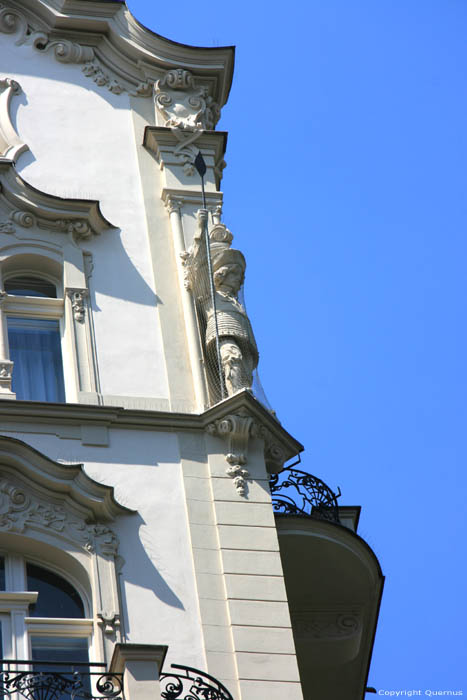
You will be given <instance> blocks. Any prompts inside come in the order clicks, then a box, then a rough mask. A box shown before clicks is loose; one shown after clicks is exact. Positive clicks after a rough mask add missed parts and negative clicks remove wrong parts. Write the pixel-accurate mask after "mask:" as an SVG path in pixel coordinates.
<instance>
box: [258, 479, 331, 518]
mask: <svg viewBox="0 0 467 700" xmlns="http://www.w3.org/2000/svg"><path fill="white" fill-rule="evenodd" d="M269 486H270V489H271V496H272V505H273V508H274V512H276V513H282V514H286V515H301V516H308V517H311V518H318V519H319V520H331V521H332V522H335V523H339V522H340V521H339V507H338V505H337V499H338V498H339V496H340V495H341V491H340V489H339V492H338V493H334V491H331V489H330V488H329V486H328V485H327V484H325V483H324V481H321V479H318V477H317V476H313V475H312V474H307V472H302V471H301V470H300V469H292V468H291V467H287V468H286V469H284V470H283V471H282V472H280V474H273V475H272V476H271V479H270V481H269Z"/></svg>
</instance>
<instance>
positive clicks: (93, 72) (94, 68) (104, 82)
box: [83, 59, 125, 95]
mask: <svg viewBox="0 0 467 700" xmlns="http://www.w3.org/2000/svg"><path fill="white" fill-rule="evenodd" d="M83 73H84V75H86V76H87V77H88V78H92V79H93V80H94V82H95V83H96V85H99V86H101V87H102V86H105V87H106V88H107V89H108V90H110V92H113V93H115V95H120V94H121V93H122V92H125V88H124V87H123V85H120V83H119V82H118V81H117V80H115V79H114V78H111V77H110V76H109V75H108V74H107V73H104V71H103V70H102V68H101V67H100V65H99V63H98V62H97V61H96V59H94V60H92V61H89V62H87V63H86V64H85V65H84V66H83Z"/></svg>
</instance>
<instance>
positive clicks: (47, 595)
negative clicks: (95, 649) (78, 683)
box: [0, 554, 92, 671]
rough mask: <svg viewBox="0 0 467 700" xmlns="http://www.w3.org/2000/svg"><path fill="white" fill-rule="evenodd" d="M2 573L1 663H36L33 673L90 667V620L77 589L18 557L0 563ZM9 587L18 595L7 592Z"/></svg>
mask: <svg viewBox="0 0 467 700" xmlns="http://www.w3.org/2000/svg"><path fill="white" fill-rule="evenodd" d="M0 572H2V575H1V576H0V581H1V582H2V584H3V586H2V591H0V630H1V634H0V642H1V647H2V649H1V651H2V657H1V658H3V659H5V660H7V659H8V660H12V661H13V660H18V659H19V660H25V659H30V660H32V661H37V662H38V663H37V670H48V671H51V670H61V669H62V668H63V664H66V665H67V666H68V665H69V666H70V667H71V666H72V665H73V664H74V663H78V664H83V663H88V661H89V653H88V649H89V641H90V637H91V632H92V621H91V620H88V619H86V617H85V605H84V602H83V599H82V597H81V595H80V593H79V592H78V591H77V590H76V588H75V587H74V586H73V585H72V584H71V583H70V582H69V581H67V580H66V579H64V578H63V577H62V576H61V575H60V574H58V573H56V572H55V571H51V570H49V569H45V568H43V567H42V566H39V565H38V564H36V563H35V562H30V561H26V560H25V559H24V557H22V556H19V555H17V554H7V555H5V556H4V557H2V558H1V565H0ZM8 582H10V583H12V584H14V587H15V588H16V589H17V591H18V592H17V591H12V590H5V589H6V588H9V586H8ZM26 591H27V592H26ZM34 668H36V664H34Z"/></svg>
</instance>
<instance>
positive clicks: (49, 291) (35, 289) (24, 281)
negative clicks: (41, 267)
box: [5, 275, 57, 299]
mask: <svg viewBox="0 0 467 700" xmlns="http://www.w3.org/2000/svg"><path fill="white" fill-rule="evenodd" d="M5 291H6V292H8V294H15V295H16V296H21V297H24V296H28V297H49V298H52V299H56V298H57V289H56V287H55V285H54V284H52V283H51V282H48V281H47V280H44V279H41V278H40V277H31V276H28V275H20V276H18V277H11V278H10V279H9V280H7V281H6V282H5Z"/></svg>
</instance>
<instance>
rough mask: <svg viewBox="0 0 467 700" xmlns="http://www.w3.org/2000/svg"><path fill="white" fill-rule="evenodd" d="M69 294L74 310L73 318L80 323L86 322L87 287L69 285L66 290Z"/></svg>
mask: <svg viewBox="0 0 467 700" xmlns="http://www.w3.org/2000/svg"><path fill="white" fill-rule="evenodd" d="M66 293H67V296H68V297H69V298H70V301H71V308H72V310H73V318H74V319H75V321H78V322H79V323H83V322H84V316H85V299H86V297H87V294H88V291H87V289H72V288H71V287H69V288H68V289H67V290H66Z"/></svg>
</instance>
